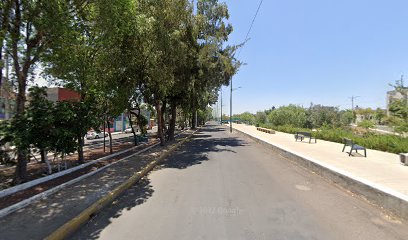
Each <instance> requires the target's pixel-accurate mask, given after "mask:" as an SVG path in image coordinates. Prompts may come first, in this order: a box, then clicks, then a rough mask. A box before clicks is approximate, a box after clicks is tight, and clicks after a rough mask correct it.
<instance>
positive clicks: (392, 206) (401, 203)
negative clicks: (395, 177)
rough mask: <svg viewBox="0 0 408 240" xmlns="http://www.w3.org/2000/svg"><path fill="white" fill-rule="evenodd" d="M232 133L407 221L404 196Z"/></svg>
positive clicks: (286, 151) (314, 161) (317, 162)
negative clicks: (268, 149)
mask: <svg viewBox="0 0 408 240" xmlns="http://www.w3.org/2000/svg"><path fill="white" fill-rule="evenodd" d="M234 131H236V132H238V133H240V134H242V135H244V136H246V137H249V138H251V139H252V140H254V141H255V142H257V143H259V144H262V145H264V146H266V147H268V148H270V149H272V150H274V151H276V152H278V153H279V154H281V155H282V156H283V157H285V158H287V159H289V160H291V161H293V162H295V163H297V164H298V165H300V166H302V167H304V168H307V169H309V170H311V171H313V172H314V173H316V174H318V175H320V176H321V177H323V178H325V179H327V180H329V181H331V182H333V183H335V184H337V185H339V186H341V187H343V188H345V189H347V190H349V191H351V192H352V193H354V194H357V195H359V196H360V197H363V198H364V199H366V200H367V201H369V202H370V203H372V204H375V205H377V206H379V207H381V208H383V209H386V210H387V211H389V212H391V213H392V214H393V215H396V216H398V217H401V218H404V219H408V200H407V199H406V196H403V195H402V194H400V193H397V192H395V191H393V190H391V189H385V188H382V187H379V186H376V184H374V183H370V182H368V181H366V180H364V179H360V178H358V177H354V176H350V175H348V174H346V173H344V172H342V171H340V170H336V169H334V168H331V167H328V166H325V165H324V164H322V163H320V162H319V161H317V160H314V159H310V158H307V157H305V156H302V155H300V154H298V153H294V152H291V151H288V150H285V149H283V148H282V147H280V146H277V145H274V144H271V143H268V142H265V141H263V140H261V139H259V138H257V137H254V136H252V135H250V134H248V133H245V132H242V131H240V130H237V129H235V128H234Z"/></svg>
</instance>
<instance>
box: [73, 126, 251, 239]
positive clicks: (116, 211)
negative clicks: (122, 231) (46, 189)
mask: <svg viewBox="0 0 408 240" xmlns="http://www.w3.org/2000/svg"><path fill="white" fill-rule="evenodd" d="M212 130H214V128H209V129H204V130H203V131H202V132H198V133H197V134H196V135H194V136H193V137H192V138H191V140H190V141H188V142H187V143H185V144H184V146H182V147H181V148H179V149H178V150H176V151H175V152H174V153H173V154H172V155H171V156H170V157H169V158H167V159H166V160H165V161H164V162H163V163H162V164H160V165H159V166H157V167H156V168H155V170H154V171H160V170H161V169H166V168H177V169H186V168H188V167H191V166H194V165H199V164H202V163H203V162H205V161H208V160H210V159H209V157H208V154H210V153H214V152H231V153H236V152H235V151H234V148H236V147H241V146H245V145H246V143H245V141H243V140H241V139H239V138H236V137H225V136H224V137H214V136H213V135H209V134H208V133H209V132H216V131H217V130H214V131H212ZM220 131H223V130H220ZM216 136H218V134H216ZM153 193H154V190H153V186H152V185H151V182H150V179H149V178H148V177H145V178H143V179H141V180H140V181H139V182H138V183H137V184H136V185H135V186H133V187H132V188H130V189H128V190H127V191H126V192H125V193H124V194H123V195H122V196H121V197H119V198H118V199H117V200H115V201H114V202H113V203H112V204H111V205H109V206H108V207H106V208H105V209H104V210H103V211H102V212H101V213H99V214H98V215H96V216H95V217H94V218H93V219H92V220H91V221H90V222H88V224H87V225H86V226H85V227H83V228H81V229H80V230H79V231H78V232H77V233H76V234H75V235H74V236H72V237H71V238H70V239H84V238H86V239H97V238H99V236H100V234H101V232H102V231H103V230H104V229H105V228H106V227H107V226H108V225H110V224H111V223H112V220H111V219H112V218H118V217H120V216H121V215H122V214H123V212H124V211H127V210H131V209H132V208H134V207H136V206H138V205H141V204H143V203H145V202H146V201H148V199H149V198H150V197H151V196H152V195H153Z"/></svg>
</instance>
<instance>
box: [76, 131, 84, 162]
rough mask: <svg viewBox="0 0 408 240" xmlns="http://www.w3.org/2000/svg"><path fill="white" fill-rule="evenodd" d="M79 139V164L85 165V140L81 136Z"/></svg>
mask: <svg viewBox="0 0 408 240" xmlns="http://www.w3.org/2000/svg"><path fill="white" fill-rule="evenodd" d="M77 139H78V147H77V151H78V163H79V164H83V163H84V139H83V137H82V136H81V135H80V134H79V135H78V136H77Z"/></svg>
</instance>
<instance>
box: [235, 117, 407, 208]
mask: <svg viewBox="0 0 408 240" xmlns="http://www.w3.org/2000/svg"><path fill="white" fill-rule="evenodd" d="M232 126H233V128H234V129H236V130H238V131H240V132H243V133H245V134H247V135H250V136H252V137H253V138H257V139H259V140H262V141H264V142H266V143H268V144H271V145H274V146H276V147H278V148H280V149H282V150H284V151H287V152H290V153H292V154H295V155H297V156H299V157H301V158H304V159H307V160H308V161H313V162H314V163H316V164H318V165H321V166H323V167H325V168H327V169H330V170H331V171H335V172H337V173H339V174H341V175H344V176H347V177H349V178H352V179H354V180H356V181H358V182H360V183H363V184H365V185H369V186H370V187H372V188H375V189H378V190H380V191H381V192H385V193H387V194H389V195H392V196H395V197H398V198H399V199H402V200H403V201H405V202H407V203H408V166H403V165H402V164H400V160H399V155H397V154H392V153H386V152H381V151H376V150H371V149H367V158H365V157H364V156H360V155H356V156H351V157H349V156H348V153H346V151H349V150H350V148H349V147H346V150H345V152H342V149H343V144H340V143H334V142H328V141H323V140H319V139H317V144H314V143H312V144H309V143H308V142H299V141H298V142H296V141H295V139H294V136H293V134H288V133H282V132H276V134H268V133H263V132H260V131H257V130H256V127H254V126H249V125H244V124H233V125H232ZM404 209H406V206H405V207H404Z"/></svg>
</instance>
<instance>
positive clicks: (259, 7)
mask: <svg viewBox="0 0 408 240" xmlns="http://www.w3.org/2000/svg"><path fill="white" fill-rule="evenodd" d="M262 3H263V0H261V1H260V2H259V5H258V9H257V10H256V13H255V16H254V18H253V19H252V22H251V25H250V27H249V29H248V32H247V34H246V36H245V40H244V43H246V42H247V41H248V37H249V34H250V33H251V30H252V27H253V26H254V23H255V19H256V17H257V16H258V13H259V10H260V9H261V6H262ZM243 48H244V46H242V47H241V49H240V50H239V52H238V56H237V58H239V55H241V52H242V49H243Z"/></svg>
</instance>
